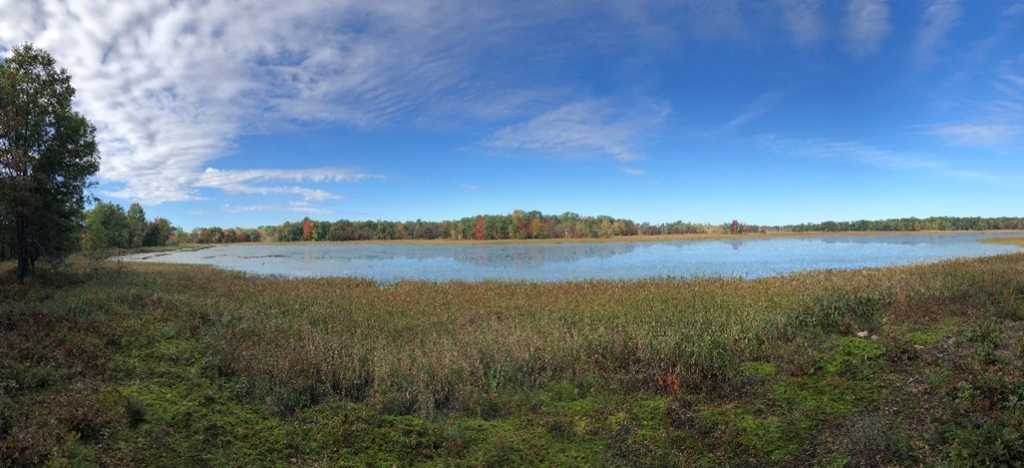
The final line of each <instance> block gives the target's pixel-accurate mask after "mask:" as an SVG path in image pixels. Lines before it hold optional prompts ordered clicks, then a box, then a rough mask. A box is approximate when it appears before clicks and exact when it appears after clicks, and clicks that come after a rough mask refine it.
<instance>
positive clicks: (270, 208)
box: [220, 202, 336, 216]
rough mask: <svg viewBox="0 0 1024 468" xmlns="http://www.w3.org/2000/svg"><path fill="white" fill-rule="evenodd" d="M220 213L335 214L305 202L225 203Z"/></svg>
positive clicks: (332, 211)
mask: <svg viewBox="0 0 1024 468" xmlns="http://www.w3.org/2000/svg"><path fill="white" fill-rule="evenodd" d="M220 209H221V210H222V211H225V212H228V213H267V212H275V213H296V214H302V215H307V216H324V215H330V214H335V213H336V212H335V211H334V210H330V209H325V208H318V207H314V206H309V205H307V204H306V203H305V202H291V203H285V204H256V205H232V204H228V203H225V204H223V205H221V206H220Z"/></svg>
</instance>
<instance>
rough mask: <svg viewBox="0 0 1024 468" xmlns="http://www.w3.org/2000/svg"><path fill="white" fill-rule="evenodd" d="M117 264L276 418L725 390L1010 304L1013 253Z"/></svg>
mask: <svg viewBox="0 0 1024 468" xmlns="http://www.w3.org/2000/svg"><path fill="white" fill-rule="evenodd" d="M1008 259H1011V260H1008ZM133 268H138V269H141V270H146V271H147V275H145V276H142V277H138V278H136V279H134V281H150V282H152V284H153V285H154V286H155V285H159V286H158V287H153V288H147V289H144V290H145V291H150V292H147V293H145V294H148V295H149V297H147V298H144V299H145V300H148V301H150V302H153V303H157V304H163V305H165V306H168V307H174V308H177V309H180V310H181V311H184V312H187V313H188V314H191V316H194V317H195V319H194V320H195V321H196V327H197V328H199V329H202V330H205V331H204V334H205V335H204V336H205V339H206V340H207V342H208V343H209V346H210V347H211V349H212V350H213V354H212V356H213V359H214V360H215V362H216V367H217V370H218V372H219V373H220V374H222V375H224V376H231V377H234V378H237V380H238V381H239V382H242V384H241V385H240V387H239V391H241V392H243V393H245V394H246V395H248V396H251V397H253V398H257V399H264V400H267V401H271V402H273V403H272V404H273V405H275V407H277V408H278V409H280V410H281V411H283V412H290V411H294V410H295V409H298V408H302V407H306V406H309V405H313V404H316V403H318V402H319V401H322V400H324V399H325V398H327V397H330V396H332V395H337V396H340V397H342V398H344V399H348V400H351V401H357V402H366V403H370V404H371V405H373V406H375V407H377V408H379V409H382V410H384V411H385V412H390V413H397V414H420V415H425V414H431V413H434V412H438V411H442V412H444V411H450V410H457V411H472V410H473V408H474V405H475V404H476V403H475V402H478V401H479V400H480V398H482V397H486V396H487V395H493V394H496V393H500V392H502V391H506V390H510V391H518V390H523V389H531V388H538V387H541V386H544V385H546V384H548V383H551V382H555V381H560V380H565V381H569V382H572V383H574V384H576V385H578V386H580V387H586V386H587V385H590V386H594V385H600V386H602V387H605V388H620V389H621V390H622V391H637V390H640V391H643V390H653V389H656V387H657V385H658V382H659V381H662V382H663V381H665V379H666V378H671V379H674V380H675V381H678V382H679V383H680V385H681V386H682V387H683V388H684V389H686V390H688V391H694V392H698V391H699V392H709V391H718V390H722V389H724V390H726V391H728V390H729V389H730V388H731V387H730V385H732V384H734V383H735V382H736V379H735V377H736V375H737V372H738V369H739V365H740V364H741V363H743V362H747V361H776V362H779V363H781V364H783V365H790V361H794V360H796V361H799V359H800V356H799V353H798V352H795V351H794V350H797V349H800V348H801V347H804V348H806V347H808V346H813V345H814V343H815V342H816V339H817V338H816V337H822V336H825V335H829V334H850V335H852V334H855V333H858V332H867V333H870V334H877V333H881V332H882V329H883V326H884V325H885V324H887V323H890V322H900V323H905V322H913V321H918V320H931V321H934V320H939V319H941V318H944V317H949V316H953V315H957V314H972V313H976V312H978V310H976V309H977V308H980V307H983V304H985V303H986V301H988V300H989V299H990V298H991V297H994V296H998V295H1001V294H1017V295H1024V255H1022V254H1017V255H1011V256H1004V257H996V258H989V259H972V260H955V261H949V262H943V263H939V264H931V265H916V266H908V267H901V268H887V269H867V270H857V271H819V272H809V273H802V274H796V275H789V276H780V277H771V278H762V279H756V280H742V279H724V278H703V279H692V280H684V279H677V278H661V279H649V280H642V281H582V282H565V283H530V282H496V281H484V282H479V283H467V282H446V283H432V282H415V281H402V282H397V283H393V284H380V283H376V282H373V281H369V280H362V279H351V278H321V279H282V278H264V277H252V276H246V275H242V274H235V273H226V272H220V271H215V270H208V269H197V268H187V267H168V266H161V267H151V266H141V265H140V266H138V267H133ZM136 300H138V298H136Z"/></svg>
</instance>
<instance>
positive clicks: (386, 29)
mask: <svg viewBox="0 0 1024 468" xmlns="http://www.w3.org/2000/svg"><path fill="white" fill-rule="evenodd" d="M497 8H498V6H495V5H479V4H476V3H473V4H472V8H469V7H467V4H465V3H463V2H459V1H433V0H424V1H422V2H414V3H409V2H405V1H400V0H381V1H375V2H355V1H341V2H331V3H328V4H325V3H323V2H319V1H314V0H294V1H288V2H277V1H271V0H239V1H237V2H229V3H225V2H180V1H176V0H152V1H147V2H118V1H109V0H76V1H74V2H65V1H61V0H39V1H18V2H13V3H12V2H8V3H5V6H4V7H3V14H2V15H0V45H4V46H8V48H9V46H10V45H12V44H16V43H19V42H23V41H30V42H33V43H34V44H36V45H37V46H40V47H42V48H44V49H46V50H48V51H49V52H50V53H51V54H53V55H54V57H55V58H56V59H57V61H58V62H59V63H60V64H61V65H62V66H65V67H67V68H68V69H69V71H70V73H71V75H72V76H73V79H74V85H75V86H76V88H77V89H78V97H77V101H76V106H77V107H78V108H79V109H80V110H81V111H82V112H83V113H84V114H85V115H86V116H87V117H88V118H89V119H90V120H92V121H93V122H94V123H95V124H96V125H97V128H98V140H99V144H100V148H101V152H102V157H103V164H102V169H101V172H100V174H99V177H100V180H101V181H102V182H104V183H105V185H109V186H120V187H121V188H120V189H113V188H112V189H109V190H108V193H110V194H115V195H117V196H120V197H124V198H129V199H133V200H140V201H143V202H144V203H149V204H156V203H161V202H166V201H175V200H193V199H196V198H198V196H197V195H196V189H197V188H199V187H207V186H204V185H197V184H202V183H205V182H206V181H208V180H210V176H208V175H204V174H203V170H204V168H206V167H208V166H209V164H210V163H211V162H212V161H214V160H216V159H218V158H220V157H223V156H224V155H225V154H228V153H229V152H230V151H231V150H232V146H233V145H234V142H235V141H236V139H237V138H238V137H239V136H242V135H247V134H258V133H264V132H270V131H280V129H288V128H294V127H295V126H296V124H302V123H308V122H315V123H323V122H327V123H335V124H341V125H348V126H352V127H357V128H358V127H370V126H375V125H380V124H382V123H385V122H392V121H395V120H396V119H402V118H406V119H411V118H412V117H409V116H410V114H420V113H423V109H441V110H444V111H447V112H450V113H464V114H466V115H479V114H485V115H489V116H491V117H492V118H493V117H494V116H497V117H499V118H506V117H508V116H509V114H510V112H511V113H512V114H513V115H522V112H523V111H522V107H523V105H522V104H521V103H520V102H519V98H516V99H513V100H512V101H510V102H509V103H507V104H506V105H503V106H502V108H500V109H497V108H494V104H493V103H494V102H499V101H498V100H495V99H491V98H492V97H493V96H494V95H495V94H496V93H502V92H504V91H505V89H503V88H502V87H501V86H500V85H502V83H500V82H495V80H494V79H493V77H492V76H490V75H488V74H487V73H486V72H484V71H480V70H478V69H473V68H472V67H471V66H470V64H472V63H473V61H474V60H475V59H477V58H478V57H479V56H480V54H481V53H482V51H485V50H488V47H492V46H493V45H494V44H495V43H496V42H501V41H505V40H507V39H508V37H506V36H507V35H502V34H492V33H493V32H502V33H508V32H509V31H513V32H514V31H518V30H520V28H521V25H523V24H527V25H528V24H537V23H541V24H542V23H543V22H544V21H546V20H548V19H549V18H551V17H558V15H561V14H563V12H562V11H561V10H553V12H552V13H548V14H546V16H545V14H543V13H544V11H543V10H537V9H534V8H516V9H512V8H509V9H508V10H506V11H501V12H497V11H496V9H497ZM565 14H568V13H565ZM411 77H412V78H411ZM467 77H473V78H480V79H474V80H467ZM494 88H497V91H496V92H493V93H487V92H483V91H481V90H483V89H494ZM505 94H506V95H510V96H512V95H515V92H511V93H505ZM522 95H523V96H526V99H536V98H534V97H530V96H531V95H530V94H529V93H524V94H522ZM466 96H469V97H470V98H469V99H471V101H469V102H467V101H466V99H467V98H466ZM483 103H488V104H489V105H490V107H487V106H486V105H484V104H483ZM478 104H479V105H478ZM477 108H479V109H478V110H479V111H478V112H477ZM435 112H436V111H435ZM354 180H359V179H344V181H354ZM108 183H109V184H108ZM215 188H220V186H216V187H215ZM236 188H237V187H236Z"/></svg>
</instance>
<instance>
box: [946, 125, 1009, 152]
mask: <svg viewBox="0 0 1024 468" xmlns="http://www.w3.org/2000/svg"><path fill="white" fill-rule="evenodd" d="M930 133H931V134H933V135H935V136H938V137H940V138H942V139H943V140H946V141H947V142H949V143H953V144H957V145H968V146H986V147H993V146H1001V145H1003V144H1005V143H1008V142H1010V141H1013V140H1015V139H1016V138H1017V137H1020V136H1024V125H1011V124H957V125H939V126H935V127H932V129H931V131H930Z"/></svg>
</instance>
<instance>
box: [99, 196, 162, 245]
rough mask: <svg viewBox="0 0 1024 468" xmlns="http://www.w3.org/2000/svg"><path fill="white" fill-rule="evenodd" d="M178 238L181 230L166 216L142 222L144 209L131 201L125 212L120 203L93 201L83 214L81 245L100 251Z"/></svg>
mask: <svg viewBox="0 0 1024 468" xmlns="http://www.w3.org/2000/svg"><path fill="white" fill-rule="evenodd" d="M181 237H182V233H181V231H180V230H179V229H176V228H175V227H173V226H172V225H171V223H170V222H169V221H167V220H166V219H163V218H156V219H154V220H152V221H146V212H145V210H143V209H142V206H141V205H139V204H138V203H133V204H132V205H131V207H129V208H128V211H125V210H124V208H122V207H121V206H120V205H116V204H113V203H107V202H103V201H97V203H96V204H95V205H94V206H93V207H92V209H90V210H89V211H88V212H86V213H85V232H84V234H83V236H82V247H83V248H84V249H85V250H87V251H90V252H97V251H98V252H101V253H102V252H104V251H107V250H109V249H133V248H138V247H160V246H166V245H172V244H176V243H178V239H180V238H181Z"/></svg>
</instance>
